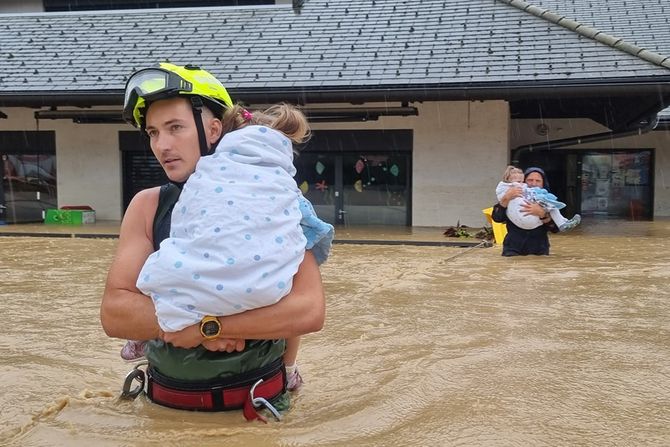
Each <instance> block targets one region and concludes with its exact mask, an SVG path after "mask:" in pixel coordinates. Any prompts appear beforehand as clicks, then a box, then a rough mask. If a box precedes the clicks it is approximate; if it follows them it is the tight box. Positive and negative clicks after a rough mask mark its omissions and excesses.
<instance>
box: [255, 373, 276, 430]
mask: <svg viewBox="0 0 670 447" xmlns="http://www.w3.org/2000/svg"><path fill="white" fill-rule="evenodd" d="M262 382H263V379H259V380H258V382H256V383H254V385H253V386H252V387H251V389H250V390H249V398H250V399H251V404H252V405H253V406H254V408H261V407H265V408H267V409H268V410H270V413H272V415H273V416H274V417H275V419H277V421H281V414H279V411H278V410H277V409H276V408H275V407H274V405H272V404H271V403H270V402H268V400H267V399H265V398H264V397H254V391H256V387H257V386H258V385H260V384H261V383H262Z"/></svg>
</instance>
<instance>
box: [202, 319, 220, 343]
mask: <svg viewBox="0 0 670 447" xmlns="http://www.w3.org/2000/svg"><path fill="white" fill-rule="evenodd" d="M200 333H201V334H202V336H203V337H205V340H214V339H215V338H217V337H218V336H219V334H221V322H220V321H219V319H218V318H217V317H213V316H211V315H207V316H206V317H205V318H203V319H202V321H201V322H200Z"/></svg>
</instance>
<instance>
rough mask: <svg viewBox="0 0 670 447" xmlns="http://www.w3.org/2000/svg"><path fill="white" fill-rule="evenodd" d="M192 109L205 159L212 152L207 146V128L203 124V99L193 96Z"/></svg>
mask: <svg viewBox="0 0 670 447" xmlns="http://www.w3.org/2000/svg"><path fill="white" fill-rule="evenodd" d="M191 107H192V108H193V118H194V119H195V127H196V129H197V130H198V143H199V144H200V156H201V157H204V156H205V155H208V154H209V152H210V149H209V146H208V145H207V138H206V137H205V127H204V126H203V124H202V108H203V104H202V99H200V98H199V97H198V96H191Z"/></svg>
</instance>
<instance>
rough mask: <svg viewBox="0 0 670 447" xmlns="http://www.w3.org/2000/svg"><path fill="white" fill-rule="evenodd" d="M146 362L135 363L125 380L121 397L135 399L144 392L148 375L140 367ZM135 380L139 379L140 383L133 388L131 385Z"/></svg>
mask: <svg viewBox="0 0 670 447" xmlns="http://www.w3.org/2000/svg"><path fill="white" fill-rule="evenodd" d="M144 364H145V363H139V364H137V365H135V367H134V368H133V370H132V371H130V372H129V373H128V375H127V376H126V379H125V380H124V381H123V389H122V390H121V396H119V398H120V399H126V400H133V399H135V398H137V396H139V395H140V394H142V393H143V392H144V383H145V379H146V375H145V373H144V371H143V370H141V369H139V367H140V366H142V365H144ZM134 380H137V381H138V382H139V385H138V386H137V387H135V388H134V389H132V390H131V389H130V386H131V385H132V383H133V381H134Z"/></svg>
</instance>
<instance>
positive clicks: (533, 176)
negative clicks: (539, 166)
mask: <svg viewBox="0 0 670 447" xmlns="http://www.w3.org/2000/svg"><path fill="white" fill-rule="evenodd" d="M526 184H527V185H528V186H530V187H533V186H535V187H538V188H543V187H544V179H543V178H542V175H541V174H540V173H539V172H531V173H530V174H528V175H527V176H526Z"/></svg>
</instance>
